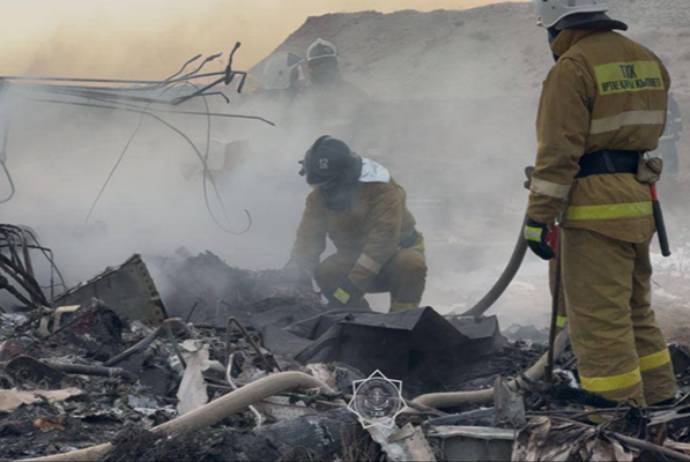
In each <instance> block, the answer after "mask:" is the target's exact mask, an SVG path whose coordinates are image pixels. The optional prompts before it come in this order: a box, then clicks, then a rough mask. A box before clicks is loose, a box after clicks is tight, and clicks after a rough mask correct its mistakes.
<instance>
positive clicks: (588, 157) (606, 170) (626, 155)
mask: <svg viewBox="0 0 690 462" xmlns="http://www.w3.org/2000/svg"><path fill="white" fill-rule="evenodd" d="M639 164H640V152H638V151H614V150H604V151H597V152H593V153H591V154H585V155H584V156H582V158H581V159H580V172H579V173H578V174H577V176H575V178H576V179H579V178H586V177H588V176H592V175H610V174H613V173H633V174H637V168H638V166H639Z"/></svg>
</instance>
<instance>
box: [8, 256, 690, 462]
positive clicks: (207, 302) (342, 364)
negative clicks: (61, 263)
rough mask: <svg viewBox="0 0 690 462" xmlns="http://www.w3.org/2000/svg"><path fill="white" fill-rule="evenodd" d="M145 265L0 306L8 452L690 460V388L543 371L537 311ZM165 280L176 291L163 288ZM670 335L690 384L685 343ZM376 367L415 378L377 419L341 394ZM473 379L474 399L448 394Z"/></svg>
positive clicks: (566, 360) (16, 455) (180, 260)
mask: <svg viewBox="0 0 690 462" xmlns="http://www.w3.org/2000/svg"><path fill="white" fill-rule="evenodd" d="M148 267H150V268H153V270H152V274H154V275H155V276H153V277H151V276H150V275H148V271H147V270H146V268H147V266H146V265H144V263H143V260H142V259H141V258H140V257H138V256H135V257H133V258H132V259H130V260H129V261H128V262H126V263H125V264H124V265H122V266H119V267H116V268H114V269H109V270H107V271H106V272H104V273H103V274H101V275H100V276H98V277H96V278H94V279H93V280H91V281H89V282H87V283H84V284H81V285H80V286H78V287H76V288H74V289H71V290H69V291H68V292H67V293H66V294H64V295H61V296H58V297H57V298H55V300H61V301H63V302H65V303H75V304H74V305H72V306H70V305H67V308H63V307H57V306H54V307H53V308H49V307H38V308H35V309H33V310H29V311H25V312H23V313H11V314H3V315H2V316H0V437H1V438H2V441H3V444H2V445H0V460H16V459H27V458H29V459H31V458H40V457H45V456H49V457H48V458H46V459H45V460H46V461H47V460H67V459H70V460H94V459H102V460H108V461H124V460H203V461H220V460H282V461H292V460H295V461H297V460H336V459H339V460H344V461H354V460H372V461H373V460H389V461H411V460H487V459H489V460H511V459H512V460H525V459H528V460H535V461H536V460H611V458H615V459H617V460H637V459H640V460H642V459H641V458H643V457H647V458H649V457H652V458H653V457H655V456H656V457H661V455H663V456H664V457H666V458H667V459H668V460H674V459H675V460H690V407H685V406H687V405H688V404H690V403H686V402H685V401H686V400H685V399H684V400H682V401H680V402H679V404H678V406H676V407H665V408H655V409H648V410H647V409H644V410H641V409H635V408H633V407H630V406H628V405H627V404H626V405H619V404H617V403H613V402H610V401H608V400H605V399H604V398H602V397H600V396H598V395H594V394H591V393H588V392H586V391H584V390H582V389H580V388H579V386H578V384H577V370H576V362H575V360H574V357H573V355H572V353H571V352H570V351H569V350H566V351H565V353H564V354H563V355H560V356H561V357H560V359H559V361H558V362H557V368H556V374H555V376H556V378H555V380H554V382H553V383H546V382H543V381H541V380H540V375H539V370H540V367H538V366H535V367H532V366H533V365H535V364H537V363H538V364H543V361H544V360H543V359H540V358H543V356H544V353H545V352H546V347H545V346H544V344H543V339H542V338H541V334H542V333H541V332H539V331H536V330H534V329H530V328H529V326H527V327H525V328H522V327H520V326H513V327H511V328H510V329H509V330H508V331H507V332H506V334H507V336H508V337H510V338H513V339H515V340H514V341H512V342H511V341H510V340H508V339H507V338H506V336H504V335H503V334H502V333H501V331H500V328H499V323H498V319H497V318H496V317H486V318H463V317H458V316H445V317H444V316H441V315H440V314H438V313H437V312H436V311H434V310H433V309H432V308H423V309H419V310H413V311H409V312H404V313H394V314H381V313H373V312H370V311H349V310H340V311H333V310H329V309H328V307H326V306H325V305H324V304H323V303H322V302H321V300H320V297H319V296H318V294H315V293H314V292H313V291H312V290H311V288H308V287H304V286H300V285H299V284H298V283H297V282H295V281H290V280H289V279H286V278H284V277H283V274H282V273H281V272H280V271H265V272H251V271H245V270H240V269H236V268H230V267H229V266H227V265H226V264H225V263H224V262H223V261H222V260H220V259H218V258H217V257H216V256H215V255H213V254H210V253H205V254H202V255H199V256H190V255H185V254H182V253H178V254H177V255H175V256H173V257H168V258H159V259H156V261H155V262H149V266H148ZM142 269H143V270H142ZM142 275H143V276H142ZM140 277H143V278H144V279H146V278H148V279H147V281H148V282H147V284H146V285H143V286H142V285H140V284H138V283H135V282H133V281H136V280H137V278H140ZM156 278H161V281H162V284H168V283H169V282H170V281H171V280H173V281H175V284H174V287H176V288H177V289H176V290H174V291H173V293H174V294H176V295H175V296H172V295H170V294H166V296H164V297H158V298H156V297H155V296H154V294H157V293H158V289H157V288H156V285H155V284H154V279H155V280H156V283H158V280H157V279H156ZM190 287H195V288H196V289H197V291H198V292H194V293H192V291H191V290H190V289H189V288H190ZM118 291H119V293H118ZM96 292H98V295H99V296H103V297H104V298H107V300H103V299H98V298H92V297H93V296H94V295H97V294H96ZM130 292H131V293H132V296H131V297H129V296H128V295H129V293H130ZM183 294H184V295H183ZM87 295H88V296H87ZM177 296H179V298H176V297H177ZM214 300H216V301H215V302H214ZM218 300H222V301H223V303H218V302H217V301H218ZM120 301H122V303H124V304H125V305H126V308H125V309H123V308H122V307H121V306H118V303H120ZM152 301H153V303H152ZM168 303H170V306H169V305H168ZM195 304H196V309H195V310H194V312H191V313H190V310H189V308H190V307H192V306H194V305H195ZM151 309H160V311H159V313H164V314H165V317H164V319H162V320H160V321H157V320H156V319H155V317H151V316H147V315H146V313H149V312H150V310H151ZM185 310H186V311H185ZM167 313H173V314H177V315H186V318H171V317H168V315H167ZM560 344H562V345H565V342H563V341H561V343H560ZM671 350H672V356H673V359H674V365H675V367H676V372H677V374H679V379H680V383H681V385H682V386H684V387H686V388H687V387H688V385H690V373H689V368H690V359H689V358H690V356H689V355H688V354H687V352H686V351H685V350H684V347H683V346H678V345H672V346H671ZM530 368H531V369H530ZM527 369H530V370H531V371H530V372H529V373H525V371H526V370H527ZM541 370H543V368H542V369H541ZM374 371H380V372H382V373H383V374H385V376H387V377H392V378H395V379H396V380H402V383H403V388H402V393H403V396H404V398H405V399H406V401H405V403H406V404H407V407H405V408H404V410H403V412H402V413H401V414H400V415H398V416H397V418H396V420H395V422H394V425H393V426H392V427H390V428H386V429H384V428H382V427H377V426H374V427H372V428H369V429H368V430H365V429H363V428H362V426H361V425H360V423H359V422H358V416H357V415H355V414H354V413H353V412H351V411H350V410H349V409H347V408H346V404H347V402H348V401H349V400H350V399H352V393H353V383H354V382H355V381H357V380H359V381H361V380H364V379H365V378H366V377H369V376H370V375H371V374H372V373H373V372H374ZM535 371H536V372H535ZM509 378H513V379H515V378H517V379H518V380H517V381H515V380H512V381H511V380H509ZM462 392H469V393H468V394H465V395H463V396H466V397H471V396H477V397H479V399H462V400H459V401H457V400H456V401H453V400H452V399H449V397H451V396H453V394H454V393H462ZM424 393H436V394H437V395H425V397H420V399H415V400H412V398H415V397H418V396H419V395H421V394H424ZM438 393H442V394H443V393H445V394H444V395H443V398H442V399H438V397H439V396H441V395H438ZM487 397H488V400H487V399H486V398H487ZM492 400H493V405H491V401H492ZM444 403H448V404H444ZM450 403H456V404H450ZM458 403H461V404H458ZM430 405H433V406H441V408H440V409H435V408H432V407H429V406H430ZM443 406H446V407H445V408H443ZM448 406H450V407H448ZM593 407H594V408H599V409H601V410H600V411H588V410H587V409H591V408H593ZM593 416H604V417H606V418H605V419H599V420H600V421H601V420H603V421H604V422H605V423H604V424H600V425H596V424H593V423H592V421H591V418H592V417H593ZM595 420H596V419H595ZM74 451H76V452H74ZM63 453H70V455H69V456H68V457H67V458H64V457H62V456H59V454H63ZM686 454H688V455H686Z"/></svg>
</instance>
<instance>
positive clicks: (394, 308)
mask: <svg viewBox="0 0 690 462" xmlns="http://www.w3.org/2000/svg"><path fill="white" fill-rule="evenodd" d="M417 308H419V303H401V302H396V301H393V302H391V313H399V312H401V311H407V310H415V309H417Z"/></svg>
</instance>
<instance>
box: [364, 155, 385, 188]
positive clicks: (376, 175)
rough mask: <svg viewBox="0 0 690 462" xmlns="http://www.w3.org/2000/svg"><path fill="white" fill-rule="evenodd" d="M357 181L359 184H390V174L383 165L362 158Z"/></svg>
mask: <svg viewBox="0 0 690 462" xmlns="http://www.w3.org/2000/svg"><path fill="white" fill-rule="evenodd" d="M359 181H360V182H361V183H390V181H391V174H390V172H389V171H388V169H387V168H386V167H384V166H383V165H381V164H379V163H377V162H374V161H373V160H371V159H367V158H366V157H363V158H362V174H361V175H360V177H359Z"/></svg>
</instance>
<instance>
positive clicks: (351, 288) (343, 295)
mask: <svg viewBox="0 0 690 462" xmlns="http://www.w3.org/2000/svg"><path fill="white" fill-rule="evenodd" d="M363 296H364V292H362V291H361V290H360V289H359V287H357V286H356V285H354V284H353V283H352V282H350V280H349V279H347V278H346V279H345V280H344V281H343V282H341V283H340V285H339V286H338V288H337V289H335V292H333V296H332V297H331V298H332V299H333V300H335V301H336V302H337V304H340V305H342V306H345V305H347V304H348V303H350V300H357V299H359V298H361V297H363Z"/></svg>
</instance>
